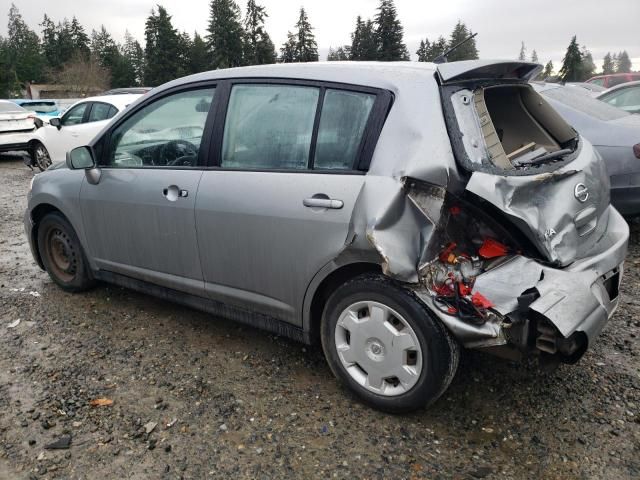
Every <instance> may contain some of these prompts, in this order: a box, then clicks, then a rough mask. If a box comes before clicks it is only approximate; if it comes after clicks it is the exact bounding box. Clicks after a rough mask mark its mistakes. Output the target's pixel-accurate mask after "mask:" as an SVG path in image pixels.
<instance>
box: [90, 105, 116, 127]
mask: <svg viewBox="0 0 640 480" xmlns="http://www.w3.org/2000/svg"><path fill="white" fill-rule="evenodd" d="M111 108H112V107H111V105H109V104H107V103H100V102H96V103H94V104H93V106H92V107H91V111H90V112H89V120H87V121H88V122H99V121H100V120H106V119H108V118H110V117H109V111H110V110H111Z"/></svg>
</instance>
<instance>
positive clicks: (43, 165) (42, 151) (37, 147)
mask: <svg viewBox="0 0 640 480" xmlns="http://www.w3.org/2000/svg"><path fill="white" fill-rule="evenodd" d="M31 158H32V159H33V163H34V164H35V165H36V166H37V167H38V168H39V169H40V171H42V172H44V171H45V170H46V169H47V168H49V167H50V166H51V156H50V155H49V152H48V151H47V149H46V148H45V146H44V145H43V144H42V143H40V142H33V145H32V147H31Z"/></svg>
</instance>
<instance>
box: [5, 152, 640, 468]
mask: <svg viewBox="0 0 640 480" xmlns="http://www.w3.org/2000/svg"><path fill="white" fill-rule="evenodd" d="M31 176H32V173H31V172H30V171H29V170H28V169H27V168H25V167H24V165H22V162H21V161H19V160H18V159H16V158H9V157H6V156H5V157H4V158H2V160H1V161H0V205H1V207H0V478H11V479H14V478H18V479H19V478H28V479H31V478H68V479H75V478H160V479H164V478H234V479H235V478H356V477H357V478H371V479H375V478H458V479H467V478H518V479H519V478H580V479H582V478H615V479H622V478H638V477H639V476H640V410H639V407H640V368H639V367H640V348H639V345H638V335H640V320H639V318H640V317H639V316H638V314H639V312H640V299H638V297H637V295H636V292H637V291H638V289H639V288H640V247H639V236H640V224H634V225H633V226H632V240H631V247H630V254H629V260H628V261H627V264H626V271H625V278H624V286H623V290H622V297H621V304H620V308H619V310H618V312H617V314H616V315H615V317H614V319H613V320H612V321H611V322H610V323H609V325H608V326H607V328H606V329H605V331H604V332H603V334H602V336H601V337H600V338H599V341H598V343H597V344H596V345H595V346H594V347H593V348H592V349H591V350H590V351H589V352H588V353H587V354H586V355H585V357H584V358H583V359H582V360H581V361H580V362H579V364H578V365H575V366H562V367H560V368H559V369H558V370H556V371H553V372H544V371H541V370H539V369H538V368H536V367H534V366H527V365H522V364H514V363H510V362H506V361H504V360H499V359H496V358H493V357H490V356H486V355H483V354H480V353H476V352H468V353H467V354H466V355H465V356H464V358H463V361H462V364H461V366H460V369H459V371H458V374H457V375H456V377H455V379H454V381H453V383H452V385H451V387H450V388H449V390H448V391H447V392H446V393H445V395H444V396H443V397H442V398H441V399H440V400H439V401H438V402H437V403H436V404H435V405H434V406H432V407H431V408H430V409H429V410H427V411H420V412H418V413H414V414H411V415H405V416H392V415H385V414H382V413H379V412H376V411H374V410H371V409H369V408H367V407H364V406H362V405H361V404H359V403H358V402H357V401H356V400H355V399H354V398H353V397H352V396H351V395H350V394H349V393H348V392H346V391H344V390H342V389H341V388H340V387H338V386H337V384H336V382H335V381H334V379H333V378H332V376H331V373H330V371H329V369H328V367H327V365H326V364H325V362H324V360H323V357H322V353H321V351H320V350H319V349H318V348H309V347H304V346H303V345H301V344H298V343H295V342H292V341H289V340H287V339H284V338H279V337H276V336H274V335H271V334H267V333H264V332H261V331H258V330H254V329H251V328H247V327H241V326H239V325H238V324H234V323H232V322H229V321H226V320H222V319H217V318H212V317H211V316H208V315H205V314H203V313H200V312H196V311H193V310H189V309H187V308H184V307H181V306H177V305H173V304H170V303H166V302H163V301H159V300H157V299H155V298H152V297H149V296H146V295H142V294H137V293H134V292H131V291H127V290H124V289H120V288H114V287H110V286H106V285H103V286H100V287H98V288H96V289H95V290H93V291H91V292H89V293H85V294H79V295H70V294H67V293H64V292H62V291H61V290H60V289H58V288H56V287H55V285H53V284H52V282H51V281H50V280H49V278H48V276H47V275H46V274H45V273H44V272H42V271H40V270H39V269H38V268H37V267H36V266H35V264H34V262H33V260H32V259H31V256H30V253H29V247H28V245H27V242H26V239H25V236H24V232H23V228H22V214H23V211H24V208H25V205H26V191H27V186H28V183H29V180H30V178H31ZM18 319H19V320H20V323H19V324H18V325H16V326H14V327H11V325H13V324H14V323H15V322H16V321H17V320H18ZM101 398H103V399H108V400H112V401H113V403H112V404H111V405H105V406H91V401H92V400H95V399H101ZM69 438H70V440H71V442H70V445H69V447H68V448H67V449H59V450H48V449H45V446H47V445H49V444H51V443H52V442H55V441H62V443H64V442H65V441H68V440H69Z"/></svg>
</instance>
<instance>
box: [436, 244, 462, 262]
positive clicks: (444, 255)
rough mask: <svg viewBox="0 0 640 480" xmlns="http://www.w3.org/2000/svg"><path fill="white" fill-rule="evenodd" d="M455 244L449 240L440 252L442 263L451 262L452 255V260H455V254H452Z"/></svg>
mask: <svg viewBox="0 0 640 480" xmlns="http://www.w3.org/2000/svg"><path fill="white" fill-rule="evenodd" d="M457 246H458V244H457V243H456V242H451V243H450V244H449V245H447V248H445V249H444V250H443V251H442V252H440V255H439V258H440V261H441V262H444V263H453V261H450V260H451V259H452V257H453V260H455V258H456V256H455V255H454V254H453V251H454V250H455V248H456V247H457Z"/></svg>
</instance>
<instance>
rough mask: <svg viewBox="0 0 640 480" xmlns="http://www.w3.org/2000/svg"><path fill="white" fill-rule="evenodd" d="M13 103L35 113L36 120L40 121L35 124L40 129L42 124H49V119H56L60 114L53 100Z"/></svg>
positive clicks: (27, 100) (26, 100) (18, 100)
mask: <svg viewBox="0 0 640 480" xmlns="http://www.w3.org/2000/svg"><path fill="white" fill-rule="evenodd" d="M13 102H14V103H15V104H17V105H20V106H21V107H22V108H24V109H26V110H29V111H30V112H33V113H35V115H36V118H38V119H40V122H36V123H37V125H38V127H41V126H42V125H43V122H49V119H50V118H51V117H57V116H59V115H61V114H62V112H61V111H60V109H59V108H58V105H57V104H56V101H55V100H29V99H17V100H13Z"/></svg>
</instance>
